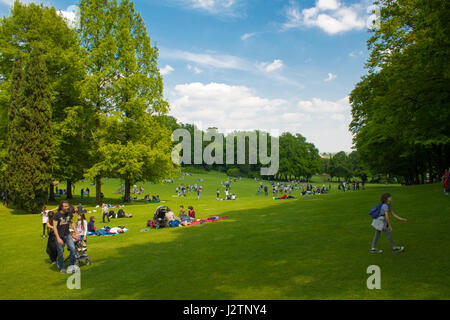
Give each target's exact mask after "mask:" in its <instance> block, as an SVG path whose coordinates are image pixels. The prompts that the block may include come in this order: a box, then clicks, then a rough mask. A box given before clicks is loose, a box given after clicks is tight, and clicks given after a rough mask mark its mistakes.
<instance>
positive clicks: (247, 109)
mask: <svg viewBox="0 0 450 320" xmlns="http://www.w3.org/2000/svg"><path fill="white" fill-rule="evenodd" d="M169 101H170V105H171V114H172V115H173V116H175V117H176V118H177V119H178V120H179V121H181V122H183V123H195V124H197V125H199V126H200V127H201V128H203V129H206V128H208V127H217V128H219V129H220V130H221V131H223V132H230V131H233V130H254V129H260V130H267V131H273V130H278V131H279V132H280V133H282V132H286V131H289V132H292V133H301V134H302V135H304V136H305V137H306V138H307V139H308V140H309V141H311V142H313V143H315V144H316V146H317V147H318V148H319V149H320V150H321V151H327V152H336V151H340V150H345V151H350V149H351V144H352V137H351V134H350V133H349V132H348V130H347V129H346V128H347V127H348V123H349V121H350V120H349V119H350V109H349V103H348V98H344V99H341V100H338V101H327V100H322V99H319V98H314V99H311V100H304V101H299V102H297V103H293V102H290V101H287V100H285V99H279V98H277V99H269V98H265V97H261V96H259V95H257V94H256V93H255V92H254V91H253V90H252V89H250V88H248V87H246V86H234V85H228V84H224V83H208V84H203V83H199V82H195V83H188V84H180V85H177V86H175V87H174V88H173V89H172V90H170V94H169Z"/></svg>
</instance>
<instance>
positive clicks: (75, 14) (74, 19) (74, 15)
mask: <svg viewBox="0 0 450 320" xmlns="http://www.w3.org/2000/svg"><path fill="white" fill-rule="evenodd" d="M79 11H80V9H79V7H78V6H76V5H71V6H69V7H68V8H67V9H66V10H59V11H58V14H59V15H60V16H62V17H63V18H64V19H65V20H66V21H67V24H68V25H69V27H71V28H74V29H75V28H77V27H78V25H79V23H80V17H79V14H80V12H79Z"/></svg>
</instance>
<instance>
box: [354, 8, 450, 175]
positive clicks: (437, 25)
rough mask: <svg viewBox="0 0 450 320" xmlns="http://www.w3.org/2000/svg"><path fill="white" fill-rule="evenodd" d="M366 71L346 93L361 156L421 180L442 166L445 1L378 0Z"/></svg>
mask: <svg viewBox="0 0 450 320" xmlns="http://www.w3.org/2000/svg"><path fill="white" fill-rule="evenodd" d="M376 4H377V5H379V6H380V7H381V18H380V19H381V21H380V24H379V25H380V28H376V29H374V30H372V37H371V38H370V39H369V41H368V47H369V49H370V50H371V54H370V57H369V60H368V62H367V68H368V74H367V75H365V76H364V77H363V78H362V80H361V81H360V82H359V83H358V84H357V86H356V87H355V89H354V90H353V91H352V93H351V95H350V102H351V104H352V113H353V121H352V123H351V126H350V128H351V130H352V132H353V134H354V137H355V138H354V141H355V145H356V147H357V150H358V153H359V155H360V156H361V159H362V160H363V161H364V162H366V163H367V164H368V165H370V167H371V169H373V170H374V171H375V172H377V173H383V174H388V175H398V176H403V177H404V179H405V182H406V183H423V182H424V181H425V177H426V176H429V177H430V178H435V177H436V176H439V175H440V174H442V171H443V170H444V168H445V167H447V166H448V165H450V160H449V159H450V91H449V90H448V88H449V80H450V65H449V63H448V61H449V60H450V39H449V37H448V34H449V33H450V22H449V19H448V15H449V14H450V2H449V1H446V0H435V1H425V0H397V1H393V0H382V1H377V2H376Z"/></svg>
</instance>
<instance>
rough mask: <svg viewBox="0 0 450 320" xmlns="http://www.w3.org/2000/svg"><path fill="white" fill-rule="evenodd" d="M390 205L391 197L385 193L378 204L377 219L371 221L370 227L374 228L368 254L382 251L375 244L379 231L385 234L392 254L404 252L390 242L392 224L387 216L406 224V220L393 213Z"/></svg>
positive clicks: (402, 248) (401, 248) (403, 248)
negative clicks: (378, 212) (390, 215)
mask: <svg viewBox="0 0 450 320" xmlns="http://www.w3.org/2000/svg"><path fill="white" fill-rule="evenodd" d="M391 203H392V196H391V195H390V194H389V193H385V194H383V195H382V196H381V203H380V214H379V216H378V218H376V219H373V221H372V227H374V228H375V236H374V238H373V241H372V249H370V252H372V253H381V252H383V250H380V249H377V248H376V246H377V242H378V239H379V237H380V234H381V231H383V232H384V233H386V237H387V238H388V240H389V242H390V244H391V246H392V250H393V251H394V252H402V251H403V250H405V247H399V246H396V245H395V243H394V241H393V240H392V236H391V232H392V224H391V220H390V217H389V214H392V216H393V217H394V218H396V219H397V220H400V221H403V222H408V220H407V219H405V218H402V217H400V216H398V215H396V214H395V213H394V211H392V209H391Z"/></svg>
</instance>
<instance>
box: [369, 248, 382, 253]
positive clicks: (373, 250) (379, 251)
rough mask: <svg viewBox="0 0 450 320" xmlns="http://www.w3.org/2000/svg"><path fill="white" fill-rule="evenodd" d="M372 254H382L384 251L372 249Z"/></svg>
mask: <svg viewBox="0 0 450 320" xmlns="http://www.w3.org/2000/svg"><path fill="white" fill-rule="evenodd" d="M370 252H372V253H382V252H383V250H380V249H370Z"/></svg>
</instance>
